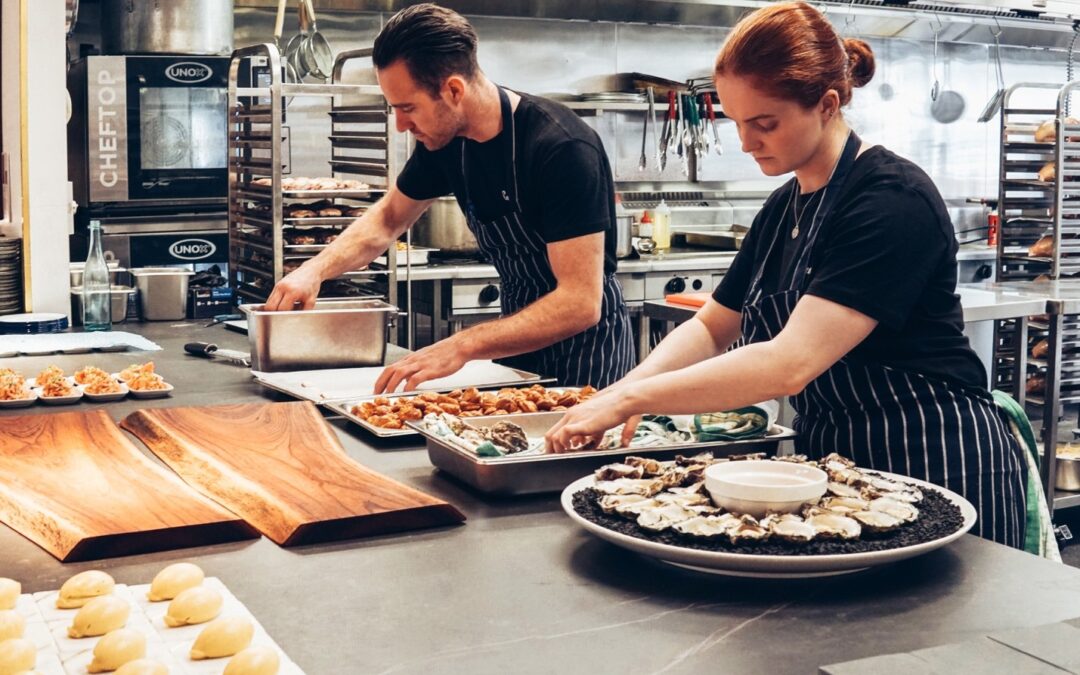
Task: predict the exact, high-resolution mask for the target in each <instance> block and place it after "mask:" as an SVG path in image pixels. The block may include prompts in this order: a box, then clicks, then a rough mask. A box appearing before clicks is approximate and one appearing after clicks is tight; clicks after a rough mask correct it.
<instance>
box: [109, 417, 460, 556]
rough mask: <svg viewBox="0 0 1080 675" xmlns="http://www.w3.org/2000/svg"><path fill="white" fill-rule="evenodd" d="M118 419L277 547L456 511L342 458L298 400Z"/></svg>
mask: <svg viewBox="0 0 1080 675" xmlns="http://www.w3.org/2000/svg"><path fill="white" fill-rule="evenodd" d="M121 426H123V427H124V428H125V429H127V430H128V431H130V432H132V433H133V434H135V435H136V436H138V437H139V439H141V440H142V441H143V442H144V443H145V444H146V445H147V447H149V448H150V450H151V451H152V452H153V453H154V454H156V455H157V456H158V457H160V458H161V460H162V461H164V462H165V463H166V464H168V465H169V466H170V467H172V469H173V470H174V471H176V473H178V474H179V475H180V477H181V478H183V479H184V480H185V481H187V482H188V483H189V484H190V485H192V486H193V487H195V488H196V489H198V490H199V491H200V492H202V493H203V494H204V495H206V496H208V497H210V498H212V499H214V500H215V501H217V502H218V503H219V504H221V505H222V506H224V507H225V508H227V509H229V510H230V511H232V512H233V513H236V514H239V515H240V516H241V517H242V518H244V519H245V520H246V521H247V522H248V523H250V524H251V525H253V526H254V527H255V528H256V529H258V530H259V531H260V532H262V533H263V534H264V535H266V536H267V537H269V538H270V539H272V540H273V541H275V542H277V543H278V544H281V545H283V546H291V545H297V544H309V543H315V542H320V541H331V540H338V539H350V538H354V537H360V536H366V535H372V534H384V533H388V532H396V531H401V530H411V529H417V528H423V527H435V526H441V525H450V524H455V523H459V522H461V521H463V520H465V516H464V515H462V514H461V512H460V511H458V510H457V509H456V508H454V507H453V506H451V505H450V504H447V503H446V502H444V501H442V500H440V499H436V498H434V497H432V496H430V495H427V494H425V493H423V492H420V491H419V490H415V489H413V488H411V487H408V486H407V485H403V484H401V483H398V482H397V481H394V480H391V479H390V478H387V477H386V476H383V475H381V474H378V473H376V472H374V471H372V470H370V469H367V468H365V467H363V466H361V465H360V464H359V463H357V462H356V461H354V460H353V459H352V458H350V457H349V456H348V455H347V454H346V453H345V450H344V448H343V447H342V446H341V443H340V441H338V438H337V436H336V435H335V434H334V431H333V429H331V428H330V426H329V425H328V424H327V423H326V422H325V421H324V420H323V418H322V415H321V414H319V412H318V410H317V409H316V408H315V406H314V404H312V403H310V402H308V401H302V402H295V403H245V404H233V405H220V406H206V407H188V408H155V409H148V410H140V411H138V412H135V413H132V414H131V415H128V416H127V417H126V418H125V419H124V421H123V422H122V423H121Z"/></svg>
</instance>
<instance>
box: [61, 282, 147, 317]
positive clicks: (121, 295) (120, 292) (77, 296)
mask: <svg viewBox="0 0 1080 675" xmlns="http://www.w3.org/2000/svg"><path fill="white" fill-rule="evenodd" d="M82 290H83V289H82V286H73V287H72V288H71V325H72V326H81V325H82V315H83V298H82ZM134 295H135V289H134V288H132V287H130V286H113V287H112V288H110V289H109V299H110V300H111V304H112V309H111V311H112V322H113V323H123V322H124V321H125V320H126V319H127V313H128V303H129V302H130V301H131V298H132V297H133V296H134Z"/></svg>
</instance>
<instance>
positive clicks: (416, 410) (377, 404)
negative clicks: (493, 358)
mask: <svg viewBox="0 0 1080 675" xmlns="http://www.w3.org/2000/svg"><path fill="white" fill-rule="evenodd" d="M595 393H596V388H595V387H591V386H589V385H586V386H584V387H582V388H581V389H556V390H551V389H546V388H544V387H543V386H541V385H539V384H534V385H532V386H531V387H520V388H514V387H506V388H503V389H500V390H498V391H485V392H481V391H479V390H478V389H476V387H469V388H468V389H455V390H454V391H452V392H450V393H448V394H438V393H435V392H424V393H423V394H418V395H416V396H401V397H398V398H394V399H390V398H387V397H385V396H376V397H375V398H373V399H371V400H370V401H364V402H363V403H360V404H359V405H354V406H353V407H352V408H351V410H350V412H352V414H353V415H356V416H357V417H359V418H361V419H363V420H365V421H367V422H368V423H369V424H371V425H372V426H376V427H380V428H382V429H403V428H404V427H405V421H406V420H420V419H423V417H424V415H427V414H430V413H447V414H450V415H456V416H459V417H481V416H484V417H489V416H492V415H510V414H512V413H528V412H546V411H551V410H566V409H567V408H569V407H571V406H574V405H577V404H578V403H581V402H582V401H584V400H586V399H588V398H589V397H590V396H592V395H593V394H595Z"/></svg>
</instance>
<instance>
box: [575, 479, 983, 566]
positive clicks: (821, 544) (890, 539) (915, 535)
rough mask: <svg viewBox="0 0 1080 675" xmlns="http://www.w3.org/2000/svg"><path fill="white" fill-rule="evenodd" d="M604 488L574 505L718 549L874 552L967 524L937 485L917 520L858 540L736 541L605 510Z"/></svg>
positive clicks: (658, 538)
mask: <svg viewBox="0 0 1080 675" xmlns="http://www.w3.org/2000/svg"><path fill="white" fill-rule="evenodd" d="M602 496H603V493H602V492H600V491H599V490H596V489H595V488H586V489H584V490H581V491H579V492H577V493H576V494H574V510H575V511H577V512H578V514H580V515H581V516H582V517H583V518H585V519H586V520H589V521H592V522H594V523H596V524H597V525H600V526H601V527H603V528H606V529H608V530H613V531H615V532H618V533H620V534H626V535H629V536H631V537H637V538H638V539H644V540H646V541H651V542H655V543H657V544H668V545H669V546H681V547H682V548H692V549H697V550H700V551H715V552H718V553H745V554H748V555H836V554H840V553H869V552H870V551H886V550H889V549H894V548H903V547H905V546H912V545H915V544H922V543H924V542H928V541H933V540H935V539H940V538H942V537H946V536H948V535H950V534H952V533H953V532H956V531H957V530H959V529H960V527H961V526H962V525H963V524H964V518H963V516H962V515H961V514H960V508H959V507H958V506H956V505H955V504H953V503H952V502H951V501H949V500H948V499H946V498H945V497H942V496H941V495H940V494H938V493H937V492H935V491H933V490H929V489H923V500H922V501H921V502H919V503H918V504H917V505H916V506H917V507H918V509H919V517H918V519H917V520H915V522H913V523H908V524H906V525H902V526H900V527H899V528H897V529H895V530H893V531H891V532H882V533H876V534H871V533H868V532H866V531H865V530H864V531H863V534H862V536H861V537H860V538H859V539H857V540H846V541H844V540H837V539H815V540H814V541H811V542H808V543H805V544H795V543H791V542H786V541H781V540H779V539H772V538H770V539H769V540H768V541H765V542H745V543H739V544H733V543H731V541H730V540H729V539H728V538H727V536H726V535H720V536H716V537H696V536H693V535H689V534H682V533H680V532H677V531H675V530H673V529H670V528H669V529H667V530H663V531H660V532H654V531H652V530H647V529H645V528H643V527H641V526H639V525H638V524H637V522H636V521H635V520H634V519H632V518H628V517H624V516H620V515H618V514H615V513H612V514H607V513H604V510H603V509H601V508H600V505H599V504H598V503H597V502H598V501H599V499H600V497H602Z"/></svg>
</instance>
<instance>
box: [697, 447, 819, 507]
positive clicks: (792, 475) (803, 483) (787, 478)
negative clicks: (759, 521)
mask: <svg viewBox="0 0 1080 675" xmlns="http://www.w3.org/2000/svg"><path fill="white" fill-rule="evenodd" d="M828 481H829V477H828V475H827V474H826V473H825V472H824V471H822V470H821V469H819V468H817V467H815V466H810V465H809V464H803V463H800V462H775V461H771V460H740V461H734V462H719V463H717V464H713V465H711V466H708V467H706V469H705V490H706V491H707V492H708V493H709V496H710V497H711V498H712V500H713V503H714V504H716V505H717V506H719V507H721V508H724V509H727V510H728V511H733V512H735V513H739V514H743V513H746V514H749V515H751V516H754V517H755V518H761V517H763V516H765V515H766V514H768V513H791V512H793V511H798V510H799V509H800V508H801V507H802V505H803V504H806V503H809V502H816V501H817V500H818V499H821V496H822V495H824V494H825V488H826V485H827V483H828Z"/></svg>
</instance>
